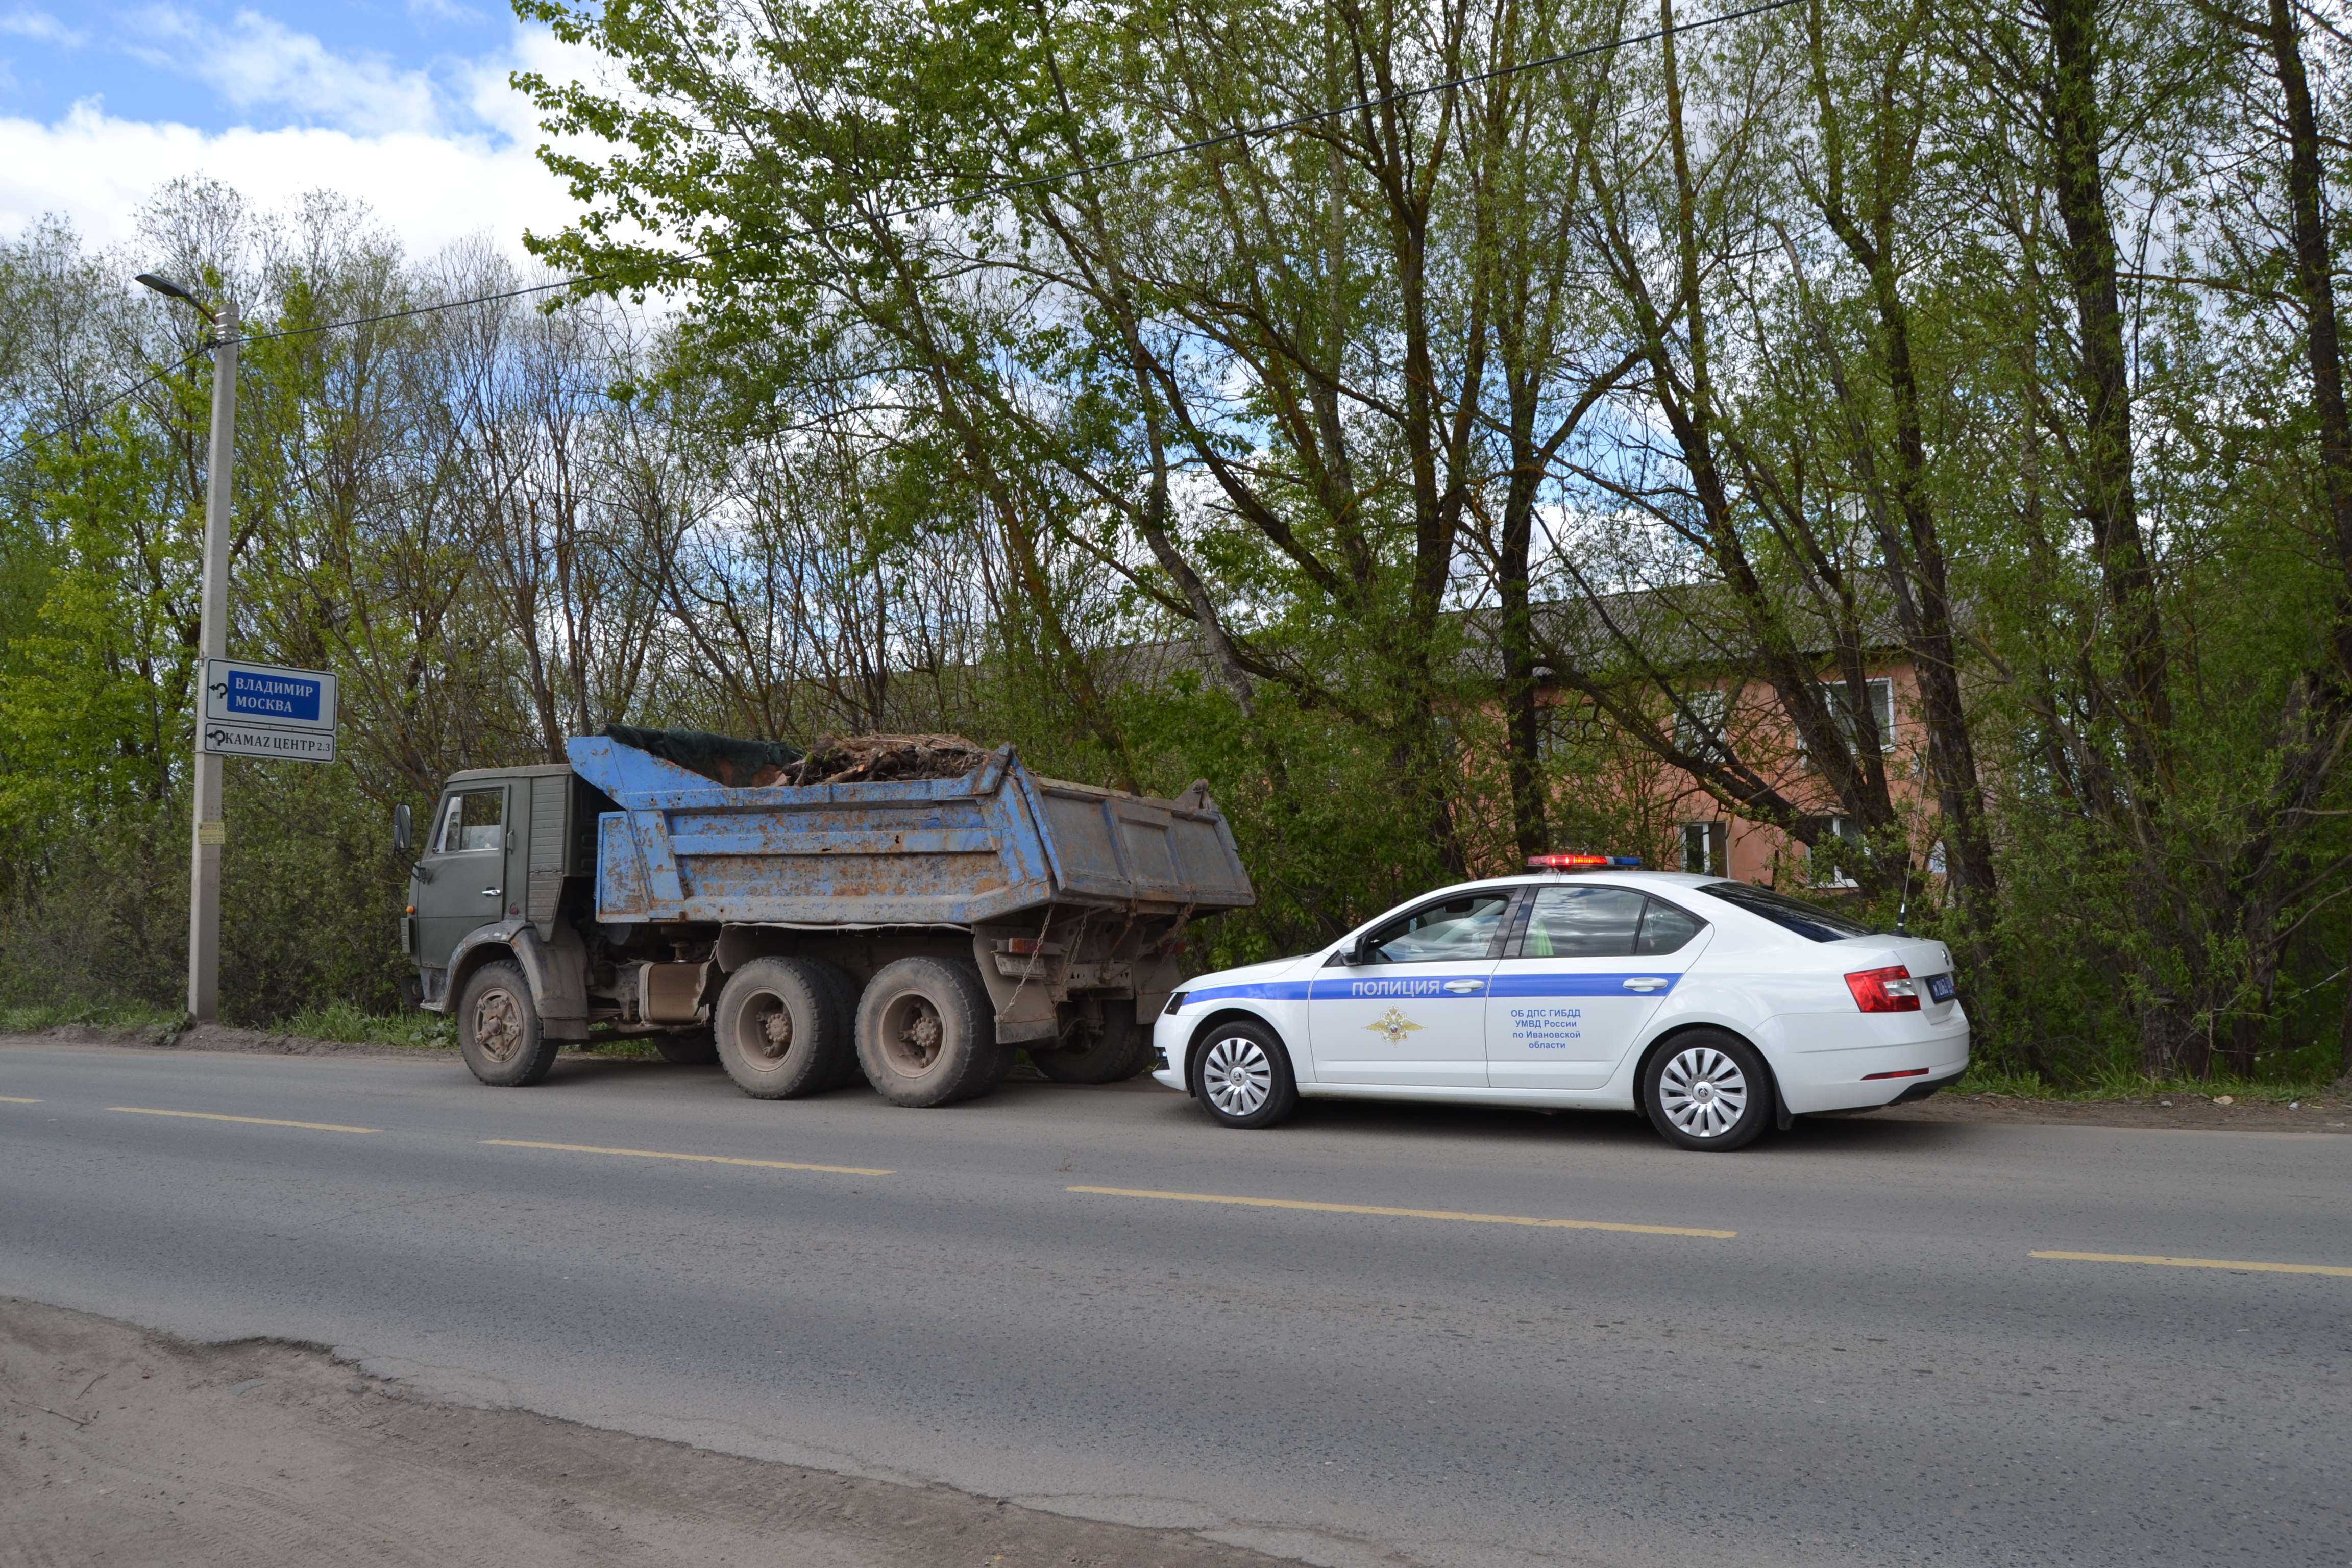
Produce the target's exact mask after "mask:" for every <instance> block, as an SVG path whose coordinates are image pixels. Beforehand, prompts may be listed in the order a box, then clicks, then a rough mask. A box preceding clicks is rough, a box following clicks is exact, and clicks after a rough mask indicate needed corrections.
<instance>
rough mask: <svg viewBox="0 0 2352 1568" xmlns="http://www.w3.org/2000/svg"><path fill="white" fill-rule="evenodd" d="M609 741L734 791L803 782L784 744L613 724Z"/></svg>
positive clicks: (607, 731)
mask: <svg viewBox="0 0 2352 1568" xmlns="http://www.w3.org/2000/svg"><path fill="white" fill-rule="evenodd" d="M604 738H605V739H606V740H608V741H618V742H621V744H623V745H625V746H634V747H635V748H636V749H637V750H638V751H640V752H650V753H652V754H653V755H654V756H656V757H659V758H661V759H662V761H664V762H666V763H677V765H678V766H679V767H682V768H685V769H686V770H688V772H690V773H700V774H701V775H702V776H703V777H704V778H707V779H714V780H716V781H717V782H719V784H725V785H727V786H728V787H729V788H730V789H746V788H750V787H751V786H753V785H756V784H797V783H799V782H800V781H799V780H797V779H793V778H789V777H787V776H786V774H787V771H788V770H789V769H790V768H791V767H792V766H793V763H797V762H799V761H800V760H801V753H800V751H799V749H798V748H796V747H793V746H787V745H785V744H784V743H783V742H782V741H744V740H739V739H737V738H736V737H735V736H732V735H714V734H712V733H711V732H710V731H708V730H640V729H638V728H637V727H636V726H635V725H633V724H607V725H605V726H604ZM963 771H964V772H967V773H968V772H970V771H971V770H970V769H965V770H963ZM920 776H924V777H929V776H931V775H929V774H924V775H920Z"/></svg>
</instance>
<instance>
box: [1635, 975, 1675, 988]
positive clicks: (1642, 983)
mask: <svg viewBox="0 0 2352 1568" xmlns="http://www.w3.org/2000/svg"><path fill="white" fill-rule="evenodd" d="M1667 984H1669V982H1667V981H1664V980H1662V979H1660V978H1659V977H1658V976H1656V975H1654V974H1637V975H1635V976H1634V977H1633V979H1631V980H1628V981H1627V982H1625V989H1626V990H1628V991H1658V990H1663V989H1664V987H1665V986H1666V985H1667Z"/></svg>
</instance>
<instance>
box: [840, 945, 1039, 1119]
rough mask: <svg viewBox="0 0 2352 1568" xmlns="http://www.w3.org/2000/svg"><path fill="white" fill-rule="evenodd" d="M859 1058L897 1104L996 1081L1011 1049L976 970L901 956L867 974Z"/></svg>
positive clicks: (946, 1096)
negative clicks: (999, 1030)
mask: <svg viewBox="0 0 2352 1568" xmlns="http://www.w3.org/2000/svg"><path fill="white" fill-rule="evenodd" d="M857 1061H858V1065H859V1066H860V1067H862V1068H865V1069H866V1082H868V1083H870V1084H872V1085H873V1086H874V1090H875V1092H876V1093H877V1094H879V1095H880V1096H881V1097H882V1098H883V1099H885V1100H888V1101H890V1103H891V1104H893V1105H923V1106H929V1105H953V1104H954V1103H955V1102H956V1101H958V1100H971V1099H974V1098H976V1097H978V1096H980V1095H983V1094H986V1093H987V1092H988V1091H989V1090H990V1089H994V1088H995V1087H996V1086H997V1084H998V1083H999V1082H1000V1081H1001V1080H1002V1079H1003V1077H1004V1074H1005V1071H1006V1069H1007V1068H1010V1067H1011V1066H1012V1065H1013V1054H1012V1052H1010V1051H1009V1050H1007V1049H1005V1047H1003V1046H1001V1045H999V1044H998V1043H997V1039H996V1009H995V1008H994V1006H992V1005H991V1004H990V1002H989V1000H988V990H987V988H986V987H985V986H983V985H982V984H981V981H980V971H979V970H977V969H975V968H973V967H972V966H971V964H969V963H954V962H952V961H950V960H947V959H940V958H902V959H899V960H898V962H897V963H888V964H885V965H884V966H883V967H882V968H881V969H880V970H878V971H877V972H876V973H875V976H874V978H873V979H872V980H870V981H868V982H866V994H865V996H864V997H863V998H861V999H860V1000H859V1002H858V1005H857Z"/></svg>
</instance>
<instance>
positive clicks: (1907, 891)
mask: <svg viewBox="0 0 2352 1568" xmlns="http://www.w3.org/2000/svg"><path fill="white" fill-rule="evenodd" d="M1910 913H1911V847H1910V846H1909V845H1908V844H1906V845H1905V846H1904V847H1903V898H1902V900H1901V901H1900V902H1898V903H1897V904H1896V905H1895V935H1896V936H1908V935H1910V934H1911V933H1910V932H1909V931H1905V930H1904V929H1903V921H1904V920H1905V919H1906V917H1907V916H1908V915H1909V914H1910Z"/></svg>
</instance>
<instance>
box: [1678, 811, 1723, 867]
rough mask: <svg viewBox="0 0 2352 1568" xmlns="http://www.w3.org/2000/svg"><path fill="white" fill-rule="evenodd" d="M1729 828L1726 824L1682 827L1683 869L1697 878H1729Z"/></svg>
mask: <svg viewBox="0 0 2352 1568" xmlns="http://www.w3.org/2000/svg"><path fill="white" fill-rule="evenodd" d="M1730 827H1731V825H1730V824H1729V823H1727V822H1685V823H1684V824H1683V869H1684V870H1685V871H1689V872H1692V873H1695V874H1696V875H1697V876H1701V877H1728V876H1729V875H1731V853H1730V837H1731V835H1730Z"/></svg>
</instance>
